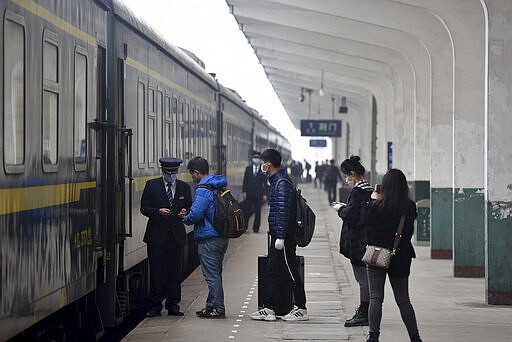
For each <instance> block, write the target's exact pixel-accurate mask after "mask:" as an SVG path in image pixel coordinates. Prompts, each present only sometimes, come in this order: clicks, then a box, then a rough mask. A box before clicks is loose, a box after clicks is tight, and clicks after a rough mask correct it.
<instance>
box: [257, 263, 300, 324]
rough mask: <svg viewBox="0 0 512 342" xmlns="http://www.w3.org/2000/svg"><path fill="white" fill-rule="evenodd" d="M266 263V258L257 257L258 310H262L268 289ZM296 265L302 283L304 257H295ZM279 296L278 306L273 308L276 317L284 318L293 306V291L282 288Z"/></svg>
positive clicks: (289, 288)
mask: <svg viewBox="0 0 512 342" xmlns="http://www.w3.org/2000/svg"><path fill="white" fill-rule="evenodd" d="M267 263H268V256H266V255H259V256H258V308H260V309H261V308H262V307H263V305H264V304H265V299H266V298H267V289H268V277H267ZM297 265H298V268H299V275H300V278H301V280H302V282H304V257H303V256H302V255H297ZM281 292H282V293H281V294H280V296H279V298H280V301H279V303H278V306H277V307H276V308H275V310H274V311H275V313H276V315H279V316H284V315H286V314H287V313H288V312H290V310H291V309H292V306H293V291H292V289H291V287H288V288H287V289H286V288H283V289H282V290H281Z"/></svg>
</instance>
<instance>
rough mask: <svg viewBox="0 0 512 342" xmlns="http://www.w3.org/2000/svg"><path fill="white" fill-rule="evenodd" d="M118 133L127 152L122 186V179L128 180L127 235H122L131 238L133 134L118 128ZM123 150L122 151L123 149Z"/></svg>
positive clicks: (130, 131) (129, 130)
mask: <svg viewBox="0 0 512 342" xmlns="http://www.w3.org/2000/svg"><path fill="white" fill-rule="evenodd" d="M118 132H119V133H121V134H122V135H123V136H124V139H126V140H124V141H123V144H126V146H127V147H128V150H127V151H126V152H127V154H128V168H127V174H126V175H125V176H124V178H123V182H122V183H123V186H124V183H125V182H124V179H128V233H126V232H125V233H124V234H123V236H124V237H132V236H133V217H132V214H133V208H132V206H133V173H132V165H133V162H132V136H133V132H132V129H131V128H120V129H118ZM123 150H124V149H123ZM122 202H123V204H122V205H123V206H124V205H125V201H124V199H123V201H122ZM123 212H125V211H124V210H123ZM123 222H124V218H123Z"/></svg>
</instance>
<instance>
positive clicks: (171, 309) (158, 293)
mask: <svg viewBox="0 0 512 342" xmlns="http://www.w3.org/2000/svg"><path fill="white" fill-rule="evenodd" d="M181 163H182V161H181V159H177V158H161V159H160V164H161V166H162V171H163V176H162V177H158V178H155V179H151V180H149V181H147V183H146V186H145V188H144V192H143V193H142V199H141V204H140V211H141V213H142V214H143V215H144V216H147V217H149V220H148V223H147V227H146V233H145V234H144V242H145V243H147V245H148V246H147V251H148V260H149V271H150V272H149V274H150V291H149V303H148V306H149V310H148V312H147V314H146V317H154V316H160V311H161V310H162V301H163V299H164V298H165V308H166V309H167V314H168V315H174V316H183V312H181V311H180V306H179V302H180V301H181V270H182V263H183V246H185V243H186V239H187V236H186V233H185V226H184V225H183V222H182V220H181V217H179V216H178V213H179V212H180V211H181V210H185V211H188V210H189V209H190V205H191V204H192V195H191V192H190V186H189V185H188V184H187V183H185V182H183V181H181V180H178V179H176V174H177V173H178V167H179V166H180V164H181Z"/></svg>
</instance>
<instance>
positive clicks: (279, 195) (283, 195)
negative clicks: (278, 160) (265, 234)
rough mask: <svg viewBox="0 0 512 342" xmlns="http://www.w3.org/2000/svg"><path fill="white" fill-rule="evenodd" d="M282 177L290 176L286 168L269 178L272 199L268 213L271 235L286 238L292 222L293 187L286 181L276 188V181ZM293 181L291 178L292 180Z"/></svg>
mask: <svg viewBox="0 0 512 342" xmlns="http://www.w3.org/2000/svg"><path fill="white" fill-rule="evenodd" d="M280 178H287V179H288V180H290V177H288V175H287V174H286V172H285V171H284V170H279V171H278V172H276V173H274V174H273V175H272V176H270V177H269V178H268V180H269V182H270V199H269V202H268V204H269V207H270V211H269V213H268V227H269V231H270V235H273V236H275V237H276V238H278V239H284V238H285V236H286V234H287V233H288V227H289V224H290V211H291V208H290V207H291V204H292V198H293V187H292V185H291V184H290V183H288V182H286V181H281V182H279V186H278V187H277V189H276V183H277V181H278V180H279V179H280ZM290 181H291V180H290Z"/></svg>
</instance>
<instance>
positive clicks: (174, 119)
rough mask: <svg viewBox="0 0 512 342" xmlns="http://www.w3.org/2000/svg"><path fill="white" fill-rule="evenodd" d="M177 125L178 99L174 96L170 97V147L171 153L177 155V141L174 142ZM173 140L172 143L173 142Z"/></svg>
mask: <svg viewBox="0 0 512 342" xmlns="http://www.w3.org/2000/svg"><path fill="white" fill-rule="evenodd" d="M177 126H178V99H177V98H176V97H174V96H173V97H172V116H171V129H172V131H171V149H172V155H173V156H178V149H177V142H176V136H177V131H178V129H177ZM173 142H174V143H173Z"/></svg>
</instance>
